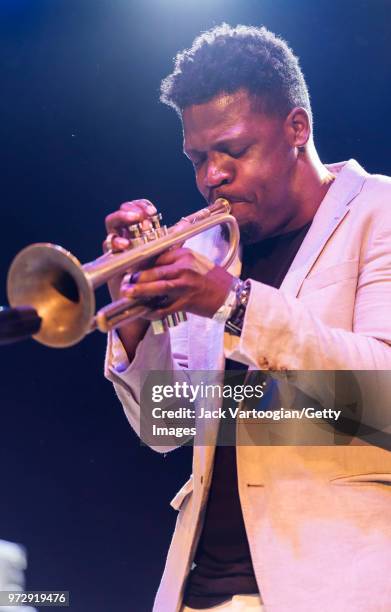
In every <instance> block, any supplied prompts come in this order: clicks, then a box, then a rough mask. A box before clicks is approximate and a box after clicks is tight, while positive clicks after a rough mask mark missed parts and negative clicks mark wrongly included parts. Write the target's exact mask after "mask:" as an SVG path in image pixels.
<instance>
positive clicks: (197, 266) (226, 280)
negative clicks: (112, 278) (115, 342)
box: [121, 248, 234, 319]
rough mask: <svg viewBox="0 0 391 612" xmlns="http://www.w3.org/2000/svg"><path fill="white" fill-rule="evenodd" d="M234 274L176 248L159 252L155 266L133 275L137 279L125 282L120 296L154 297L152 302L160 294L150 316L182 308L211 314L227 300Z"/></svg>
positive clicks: (201, 257) (145, 298)
mask: <svg viewBox="0 0 391 612" xmlns="http://www.w3.org/2000/svg"><path fill="white" fill-rule="evenodd" d="M233 278H234V277H233V276H232V275H231V274H229V273H228V272H227V271H226V270H225V269H224V268H221V267H220V266H216V265H215V264H214V263H212V262H211V261H210V260H209V259H207V258H206V257H204V256H203V255H200V254H199V253H196V252H194V251H192V250H191V249H186V248H175V249H171V250H169V251H167V252H166V253H163V254H162V255H160V257H158V259H157V260H156V262H155V264H154V267H153V268H151V269H148V270H144V271H142V272H139V273H138V274H137V275H133V277H132V281H136V282H135V283H132V284H126V283H122V286H121V296H122V297H129V298H137V299H138V300H141V301H145V302H147V303H148V302H149V301H150V300H152V302H151V303H152V304H153V299H154V298H160V300H158V303H159V306H158V307H157V308H156V309H154V310H153V312H152V313H151V314H150V315H149V316H148V318H150V319H160V318H163V317H164V316H166V315H168V314H172V313H173V312H178V311H179V310H184V311H185V312H192V313H194V314H197V315H200V316H202V317H210V318H211V317H213V315H214V313H215V312H216V311H217V310H218V308H220V306H222V304H223V303H224V301H225V299H226V297H227V295H228V293H229V291H230V288H231V286H232V282H233ZM162 298H163V304H162Z"/></svg>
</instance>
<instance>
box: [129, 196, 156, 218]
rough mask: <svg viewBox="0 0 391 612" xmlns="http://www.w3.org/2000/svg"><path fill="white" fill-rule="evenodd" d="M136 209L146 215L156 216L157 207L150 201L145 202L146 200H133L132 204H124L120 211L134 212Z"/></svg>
mask: <svg viewBox="0 0 391 612" xmlns="http://www.w3.org/2000/svg"><path fill="white" fill-rule="evenodd" d="M135 208H137V209H139V210H140V212H143V213H146V214H147V215H156V213H157V210H156V207H155V206H154V205H153V204H152V202H150V201H149V200H145V199H144V198H142V199H140V200H132V201H131V202H122V204H121V206H120V209H121V210H124V211H127V210H134V209H135Z"/></svg>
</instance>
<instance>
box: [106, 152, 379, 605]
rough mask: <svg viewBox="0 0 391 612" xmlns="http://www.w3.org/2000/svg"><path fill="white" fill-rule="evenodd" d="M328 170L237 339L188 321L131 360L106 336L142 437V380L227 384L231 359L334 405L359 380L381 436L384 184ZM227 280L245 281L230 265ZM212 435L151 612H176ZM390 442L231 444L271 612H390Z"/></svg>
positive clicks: (188, 489) (342, 169) (187, 493)
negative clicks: (159, 374)
mask: <svg viewBox="0 0 391 612" xmlns="http://www.w3.org/2000/svg"><path fill="white" fill-rule="evenodd" d="M328 167H329V169H330V170H331V171H332V172H333V173H335V174H336V180H335V181H334V183H333V184H332V186H331V187H330V189H329V190H328V193H327V195H326V196H325V198H324V200H323V202H322V203H321V205H320V207H319V209H318V211H317V213H316V215H315V218H314V220H313V223H312V225H311V228H310V230H309V231H308V233H307V235H306V237H305V239H304V241H303V243H302V245H301V248H300V250H299V251H298V253H297V255H296V257H295V259H294V261H293V263H292V265H291V267H290V270H289V272H288V273H287V275H286V277H285V279H284V282H283V284H282V286H281V288H280V289H279V290H277V289H274V288H271V287H269V286H266V285H264V284H262V283H258V282H255V281H252V283H251V284H252V287H251V294H250V300H249V303H248V307H247V310H246V316H245V321H244V326H243V331H242V334H241V337H240V338H236V337H233V336H230V335H228V334H224V330H223V326H222V325H221V324H219V323H216V322H214V321H212V320H210V319H206V318H202V317H198V316H195V315H189V317H188V319H189V320H188V322H187V323H184V324H181V325H180V326H178V327H177V328H175V329H174V330H171V331H170V332H169V333H166V334H164V335H163V336H153V334H152V333H151V332H150V331H148V333H147V334H146V336H145V338H144V340H143V341H142V342H141V343H140V345H139V346H138V349H137V352H136V355H135V358H134V361H133V362H132V363H131V364H129V363H128V362H127V359H126V354H125V353H124V350H123V347H122V345H121V343H120V342H119V340H118V337H117V336H116V334H115V333H113V334H111V335H110V337H109V342H108V349H107V355H106V362H105V375H106V376H107V378H108V379H110V380H111V381H112V382H113V383H114V387H115V390H116V393H117V395H118V397H119V399H120V401H121V403H122V405H123V408H124V410H125V413H126V416H127V418H128V420H129V422H130V424H131V425H132V427H133V428H134V429H135V431H136V432H137V433H138V434H139V432H140V404H139V402H140V382H139V373H140V371H141V370H162V369H166V370H170V369H171V370H176V369H189V370H216V371H219V372H220V373H221V374H220V376H221V378H222V376H223V372H224V359H225V358H228V357H229V358H231V359H235V360H237V361H239V362H242V363H245V364H248V365H249V366H250V368H253V369H261V370H271V371H274V372H275V373H276V374H275V376H277V378H280V382H281V385H283V384H284V381H285V383H286V382H287V381H292V380H293V381H296V382H295V384H296V383H297V386H298V388H301V389H303V390H304V391H305V392H309V393H310V394H311V395H312V397H316V396H317V394H318V395H320V396H321V397H323V398H324V397H325V396H327V394H328V393H330V389H331V396H332V388H333V380H334V377H335V372H333V371H335V370H362V371H363V372H362V373H361V376H362V377H363V380H364V382H365V389H366V391H365V393H366V398H365V399H366V401H365V402H364V408H363V413H362V420H363V422H365V424H366V425H368V426H369V427H372V428H374V429H376V430H382V431H383V432H386V434H387V432H389V431H390V430H389V423H390V422H391V410H390V404H391V399H390V401H389V402H388V398H391V383H390V381H389V378H390V376H389V374H388V372H387V370H391V347H390V344H391V179H389V178H387V177H383V176H371V175H369V174H367V173H366V172H365V171H364V170H363V169H362V168H361V167H360V166H359V164H358V163H357V162H355V161H354V160H350V161H348V162H344V163H340V164H334V165H330V166H328ZM219 240H220V238H219V232H214V233H213V232H210V233H209V235H208V236H205V235H202V236H201V238H199V240H198V243H197V241H196V243H194V245H191V246H192V247H193V248H200V250H201V251H202V252H203V253H204V254H208V253H209V254H210V255H211V256H212V255H213V253H214V251H215V249H216V248H218V246H219ZM231 272H232V273H234V274H240V260H239V259H238V260H237V261H236V262H235V263H234V264H233V266H232V268H231ZM316 370H328V371H329V372H330V376H329V377H328V376H326V379H325V380H323V378H322V379H321V381H320V382H319V385H318V384H317V383H316V380H317V379H316V377H315V378H314V377H313V376H310V375H309V374H308V372H307V371H316ZM368 370H371V371H372V372H365V371H368ZM358 378H360V375H359V376H358ZM314 381H315V382H314ZM325 381H326V382H325ZM358 384H362V381H361V382H360V380H359V383H358ZM199 425H200V427H202V426H203V425H202V424H199ZM209 428H210V429H211V430H212V431H210V432H209V438H208V440H209V443H208V445H206V446H195V447H194V454H193V470H192V475H191V476H190V478H189V480H188V481H187V482H186V483H185V484H184V486H183V487H182V489H181V490H180V491H179V492H178V494H177V495H176V496H175V497H174V499H173V500H172V502H171V504H172V506H173V507H174V508H175V509H176V510H178V518H177V523H176V528H175V532H174V535H173V538H172V542H171V545H170V549H169V552H168V556H167V561H166V566H165V570H164V574H163V577H162V580H161V584H160V587H159V590H158V593H157V595H156V599H155V604H154V608H153V610H154V612H179V610H180V608H181V601H182V595H183V589H184V585H185V581H186V577H187V575H188V572H189V570H190V568H191V565H192V561H193V557H194V554H195V550H196V546H197V543H198V539H199V536H200V532H201V530H202V524H203V516H204V510H205V506H206V503H207V499H208V492H209V488H210V483H211V477H212V469H213V457H214V449H215V446H214V440H215V439H216V435H217V428H218V421H216V422H215V423H213V424H212V425H209ZM243 431H244V432H245V431H246V428H244V429H242V432H243ZM244 435H245V433H244ZM381 446H383V448H382V447H381ZM386 446H387V444H383V445H382V444H380V446H379V445H377V439H374V442H373V443H371V440H369V442H368V440H367V443H366V444H365V445H359V444H358V441H357V440H352V442H351V444H349V445H347V446H346V445H345V446H343V445H336V444H330V445H322V446H304V445H301V446H281V445H280V446H271V445H248V444H245V445H240V444H238V446H237V449H236V452H237V469H238V486H239V496H240V501H241V507H242V511H243V517H244V523H245V527H246V531H247V535H248V540H249V545H250V550H251V556H252V561H253V566H254V571H255V575H256V579H257V583H258V586H259V590H260V593H261V597H262V599H263V602H264V607H265V610H266V612H269V611H270V612H314V610H316V611H317V612H331V611H332V612H342V611H343V612H346V611H349V612H350V611H351V612H353V611H354V612H358V611H361V610H362V611H365V612H372V611H373V612H381V611H382V612H389V611H390V610H391V580H390V572H391V454H390V453H389V451H388V450H386V448H385V447H386ZM155 450H157V451H160V452H166V451H167V450H170V448H165V447H160V448H156V449H155Z"/></svg>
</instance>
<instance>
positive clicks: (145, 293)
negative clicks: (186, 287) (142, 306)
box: [121, 279, 183, 300]
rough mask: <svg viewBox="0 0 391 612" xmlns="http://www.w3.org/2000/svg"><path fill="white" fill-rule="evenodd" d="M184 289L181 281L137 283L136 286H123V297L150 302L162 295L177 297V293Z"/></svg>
mask: <svg viewBox="0 0 391 612" xmlns="http://www.w3.org/2000/svg"><path fill="white" fill-rule="evenodd" d="M182 287H183V283H182V282H181V281H179V280H166V279H165V280H160V281H154V282H149V283H137V284H135V285H126V284H123V285H122V287H121V295H122V297H127V298H132V299H140V300H144V299H146V300H148V299H149V298H153V297H156V296H161V295H168V296H169V297H171V296H174V295H176V292H177V291H180V290H181V289H182Z"/></svg>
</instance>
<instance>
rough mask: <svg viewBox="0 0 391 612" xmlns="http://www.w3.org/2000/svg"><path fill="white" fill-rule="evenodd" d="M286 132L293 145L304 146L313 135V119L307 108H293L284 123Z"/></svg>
mask: <svg viewBox="0 0 391 612" xmlns="http://www.w3.org/2000/svg"><path fill="white" fill-rule="evenodd" d="M284 129H285V134H286V137H287V139H288V142H289V143H290V145H291V146H292V147H297V148H300V147H304V146H305V145H306V144H307V142H308V140H309V138H310V136H311V121H310V118H309V115H308V112H307V111H306V109H305V108H302V107H301V106H297V107H295V108H294V109H292V110H291V112H290V113H289V115H288V116H287V118H286V119H285V124H284Z"/></svg>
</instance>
